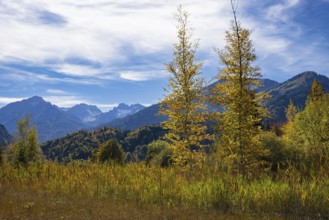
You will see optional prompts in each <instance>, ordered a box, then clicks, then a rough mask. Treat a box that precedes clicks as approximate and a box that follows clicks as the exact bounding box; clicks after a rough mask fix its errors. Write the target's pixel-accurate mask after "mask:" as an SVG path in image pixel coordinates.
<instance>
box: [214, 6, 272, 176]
mask: <svg viewBox="0 0 329 220" xmlns="http://www.w3.org/2000/svg"><path fill="white" fill-rule="evenodd" d="M231 6H232V10H233V16H234V20H233V22H232V26H231V28H230V30H229V31H227V32H226V37H225V38H226V42H227V44H226V46H225V49H223V50H217V52H218V55H219V58H220V61H221V63H222V64H223V65H224V68H222V69H221V71H220V72H219V74H218V76H217V78H218V80H219V82H220V83H217V84H216V86H215V87H214V88H213V90H212V97H211V100H212V102H213V103H214V104H219V105H222V106H223V108H224V112H223V113H222V114H221V117H220V119H219V120H220V122H219V124H220V137H219V140H218V149H217V153H218V160H219V162H220V163H222V164H223V165H224V166H225V167H226V168H227V169H230V170H231V171H232V172H238V173H242V174H247V173H248V172H249V171H252V170H253V171H255V170H257V169H256V168H258V167H259V166H260V165H261V164H262V163H261V158H263V157H264V155H265V154H266V151H265V150H264V149H263V148H262V147H261V145H260V144H259V141H257V138H256V137H257V135H258V134H259V133H260V132H261V127H260V123H261V121H262V119H263V117H264V116H265V115H266V112H267V111H266V110H265V108H264V107H263V106H262V105H261V101H262V99H263V98H264V94H263V95H259V94H257V92H256V91H255V88H257V87H258V86H260V80H259V79H260V78H261V76H262V74H261V73H260V68H259V67H258V66H253V65H252V63H253V62H254V61H256V55H255V51H254V48H253V44H252V42H251V40H250V31H249V30H248V29H245V28H243V27H242V26H241V23H240V22H239V21H238V20H237V17H236V5H235V2H233V1H232V0H231Z"/></svg>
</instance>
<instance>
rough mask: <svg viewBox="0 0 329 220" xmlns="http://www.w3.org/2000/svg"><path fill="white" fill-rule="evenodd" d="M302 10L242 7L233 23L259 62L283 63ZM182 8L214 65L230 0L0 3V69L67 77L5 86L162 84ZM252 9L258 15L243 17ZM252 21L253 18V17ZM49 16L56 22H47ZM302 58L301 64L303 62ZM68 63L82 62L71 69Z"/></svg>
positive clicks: (285, 5)
mask: <svg viewBox="0 0 329 220" xmlns="http://www.w3.org/2000/svg"><path fill="white" fill-rule="evenodd" d="M323 1H327V0H323ZM302 3H303V1H302V0H281V1H270V2H268V1H267V2H266V3H265V2H264V1H262V0H250V1H239V8H238V15H239V17H241V19H242V24H243V26H246V27H248V28H250V29H252V30H254V32H253V34H252V36H251V37H252V39H253V42H254V43H255V46H256V49H257V51H256V53H257V54H258V55H259V57H260V58H261V59H266V58H269V57H273V56H277V57H281V58H282V59H286V58H288V55H289V56H290V55H291V53H292V52H291V50H292V48H298V47H299V46H300V45H298V43H296V39H297V38H298V37H303V33H304V32H303V28H302V27H300V26H299V25H298V24H296V23H294V22H293V21H292V19H291V18H292V15H293V13H294V10H295V9H296V8H297V7H299V6H300V5H302ZM179 4H181V5H183V7H184V8H185V9H186V10H187V11H189V13H191V16H190V19H191V25H192V27H194V28H195V31H194V34H195V35H194V36H195V39H200V47H199V50H198V53H202V54H204V55H205V56H206V58H205V59H209V60H214V59H215V57H216V54H215V53H214V52H213V48H214V47H216V48H223V47H224V46H225V31H226V30H227V29H228V28H229V25H230V20H231V19H232V13H231V6H230V1H229V0H227V1H218V0H203V1H201V0H157V1H153V0H134V1H133V0H121V1H116V0H84V1H76V0H56V1H45V0H30V1H21V0H4V1H1V2H0V30H1V32H2V33H6V34H1V35H0V48H1V51H0V61H1V62H3V63H6V62H17V63H20V62H22V61H24V62H25V63H30V64H31V65H34V66H41V67H47V68H49V69H50V70H53V71H55V72H59V73H62V74H63V75H64V76H58V77H56V76H54V75H52V76H50V75H48V74H46V73H36V72H33V73H32V72H29V73H20V74H13V73H10V74H7V73H6V76H8V78H12V79H13V80H16V81H19V80H21V81H29V83H38V82H41V81H44V82H47V83H75V84H77V83H79V84H97V85H101V84H102V83H104V81H105V80H121V79H126V80H132V81H145V80H151V79H156V78H159V77H165V76H166V75H165V74H163V73H161V71H159V70H160V69H162V68H165V67H164V63H166V62H168V61H170V59H171V58H169V57H165V56H163V59H162V57H161V59H159V57H160V56H161V55H160V54H162V55H163V54H169V53H170V52H171V51H172V44H173V43H175V42H176V40H177V39H176V30H175V21H174V19H173V16H172V15H173V13H174V12H175V10H176V7H177V6H178V5H179ZM269 4H270V6H268V5H269ZM265 5H266V6H265ZM250 6H252V8H254V9H256V8H257V9H258V11H257V12H256V11H255V10H254V11H252V10H250V11H248V10H247V9H248V8H249V9H250V8H251V7H250ZM253 13H254V16H255V17H252V16H250V14H253ZM49 14H50V15H51V16H53V18H52V19H53V21H52V20H50V21H48V22H47V16H49ZM45 15H46V16H45ZM311 49H312V50H313V51H314V50H315V49H316V47H311ZM286 55H287V56H286ZM299 55H300V56H299V57H298V59H301V60H308V57H306V55H304V54H299ZM155 57H158V58H157V59H156V61H155V62H154V63H153V64H152V66H150V65H148V63H150V62H152V61H153V59H154V58H155ZM72 58H74V59H81V60H82V62H71V61H69V60H70V59H72ZM216 58H217V57H216ZM146 59H148V60H146ZM290 59H296V60H295V61H287V63H288V64H289V63H294V62H297V61H298V60H297V57H293V58H290ZM145 60H146V61H145ZM84 61H87V63H84ZM136 61H138V62H141V63H142V64H138V65H142V66H144V67H143V68H140V67H138V65H136V64H135V62H136ZM284 62H286V61H284ZM283 66H285V65H283ZM134 68H135V69H134ZM159 72H160V73H159ZM214 74H216V73H214ZM1 78H2V77H1V76H0V79H1Z"/></svg>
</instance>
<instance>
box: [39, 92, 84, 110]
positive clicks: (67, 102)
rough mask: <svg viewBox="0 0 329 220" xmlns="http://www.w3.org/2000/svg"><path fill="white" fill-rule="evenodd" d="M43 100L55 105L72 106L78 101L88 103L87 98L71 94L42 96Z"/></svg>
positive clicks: (78, 102)
mask: <svg viewBox="0 0 329 220" xmlns="http://www.w3.org/2000/svg"><path fill="white" fill-rule="evenodd" d="M43 98H44V100H46V101H48V102H50V103H52V104H54V105H57V106H58V107H65V108H68V107H72V106H74V105H77V104H80V103H88V100H86V99H84V98H81V97H78V96H73V95H50V96H44V97H43Z"/></svg>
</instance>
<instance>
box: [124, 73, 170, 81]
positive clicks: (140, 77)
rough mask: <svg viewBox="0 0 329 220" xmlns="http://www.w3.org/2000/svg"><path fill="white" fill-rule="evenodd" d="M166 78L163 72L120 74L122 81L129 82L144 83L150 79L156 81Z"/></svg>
mask: <svg viewBox="0 0 329 220" xmlns="http://www.w3.org/2000/svg"><path fill="white" fill-rule="evenodd" d="M164 76H166V73H165V72H164V71H162V72H161V71H154V72H152V71H142V72H138V71H125V72H121V73H120V77H121V78H122V79H126V80H131V81H146V80H150V79H156V78H161V77H164Z"/></svg>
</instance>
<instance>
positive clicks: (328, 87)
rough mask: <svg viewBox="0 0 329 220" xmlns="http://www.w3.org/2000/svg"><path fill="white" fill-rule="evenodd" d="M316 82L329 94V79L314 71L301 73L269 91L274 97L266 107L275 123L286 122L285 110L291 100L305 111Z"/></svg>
mask: <svg viewBox="0 0 329 220" xmlns="http://www.w3.org/2000/svg"><path fill="white" fill-rule="evenodd" d="M314 80H317V81H318V82H319V83H320V84H321V85H322V87H323V88H324V90H325V91H326V92H329V78H328V77H326V76H323V75H319V74H317V73H315V72H313V71H307V72H303V73H300V74H298V75H296V76H294V77H293V78H291V79H289V80H287V81H285V82H283V83H281V84H280V85H279V86H277V87H275V88H273V89H271V90H269V91H268V92H269V94H270V95H271V96H272V98H271V99H270V100H268V102H267V103H266V107H267V108H268V109H269V111H270V112H271V114H272V120H273V121H285V120H286V116H285V110H286V108H287V106H288V105H289V102H290V100H292V102H293V103H294V105H295V106H297V107H298V108H299V109H304V107H305V104H306V99H307V96H308V94H309V92H310V90H311V86H312V83H313V81H314Z"/></svg>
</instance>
